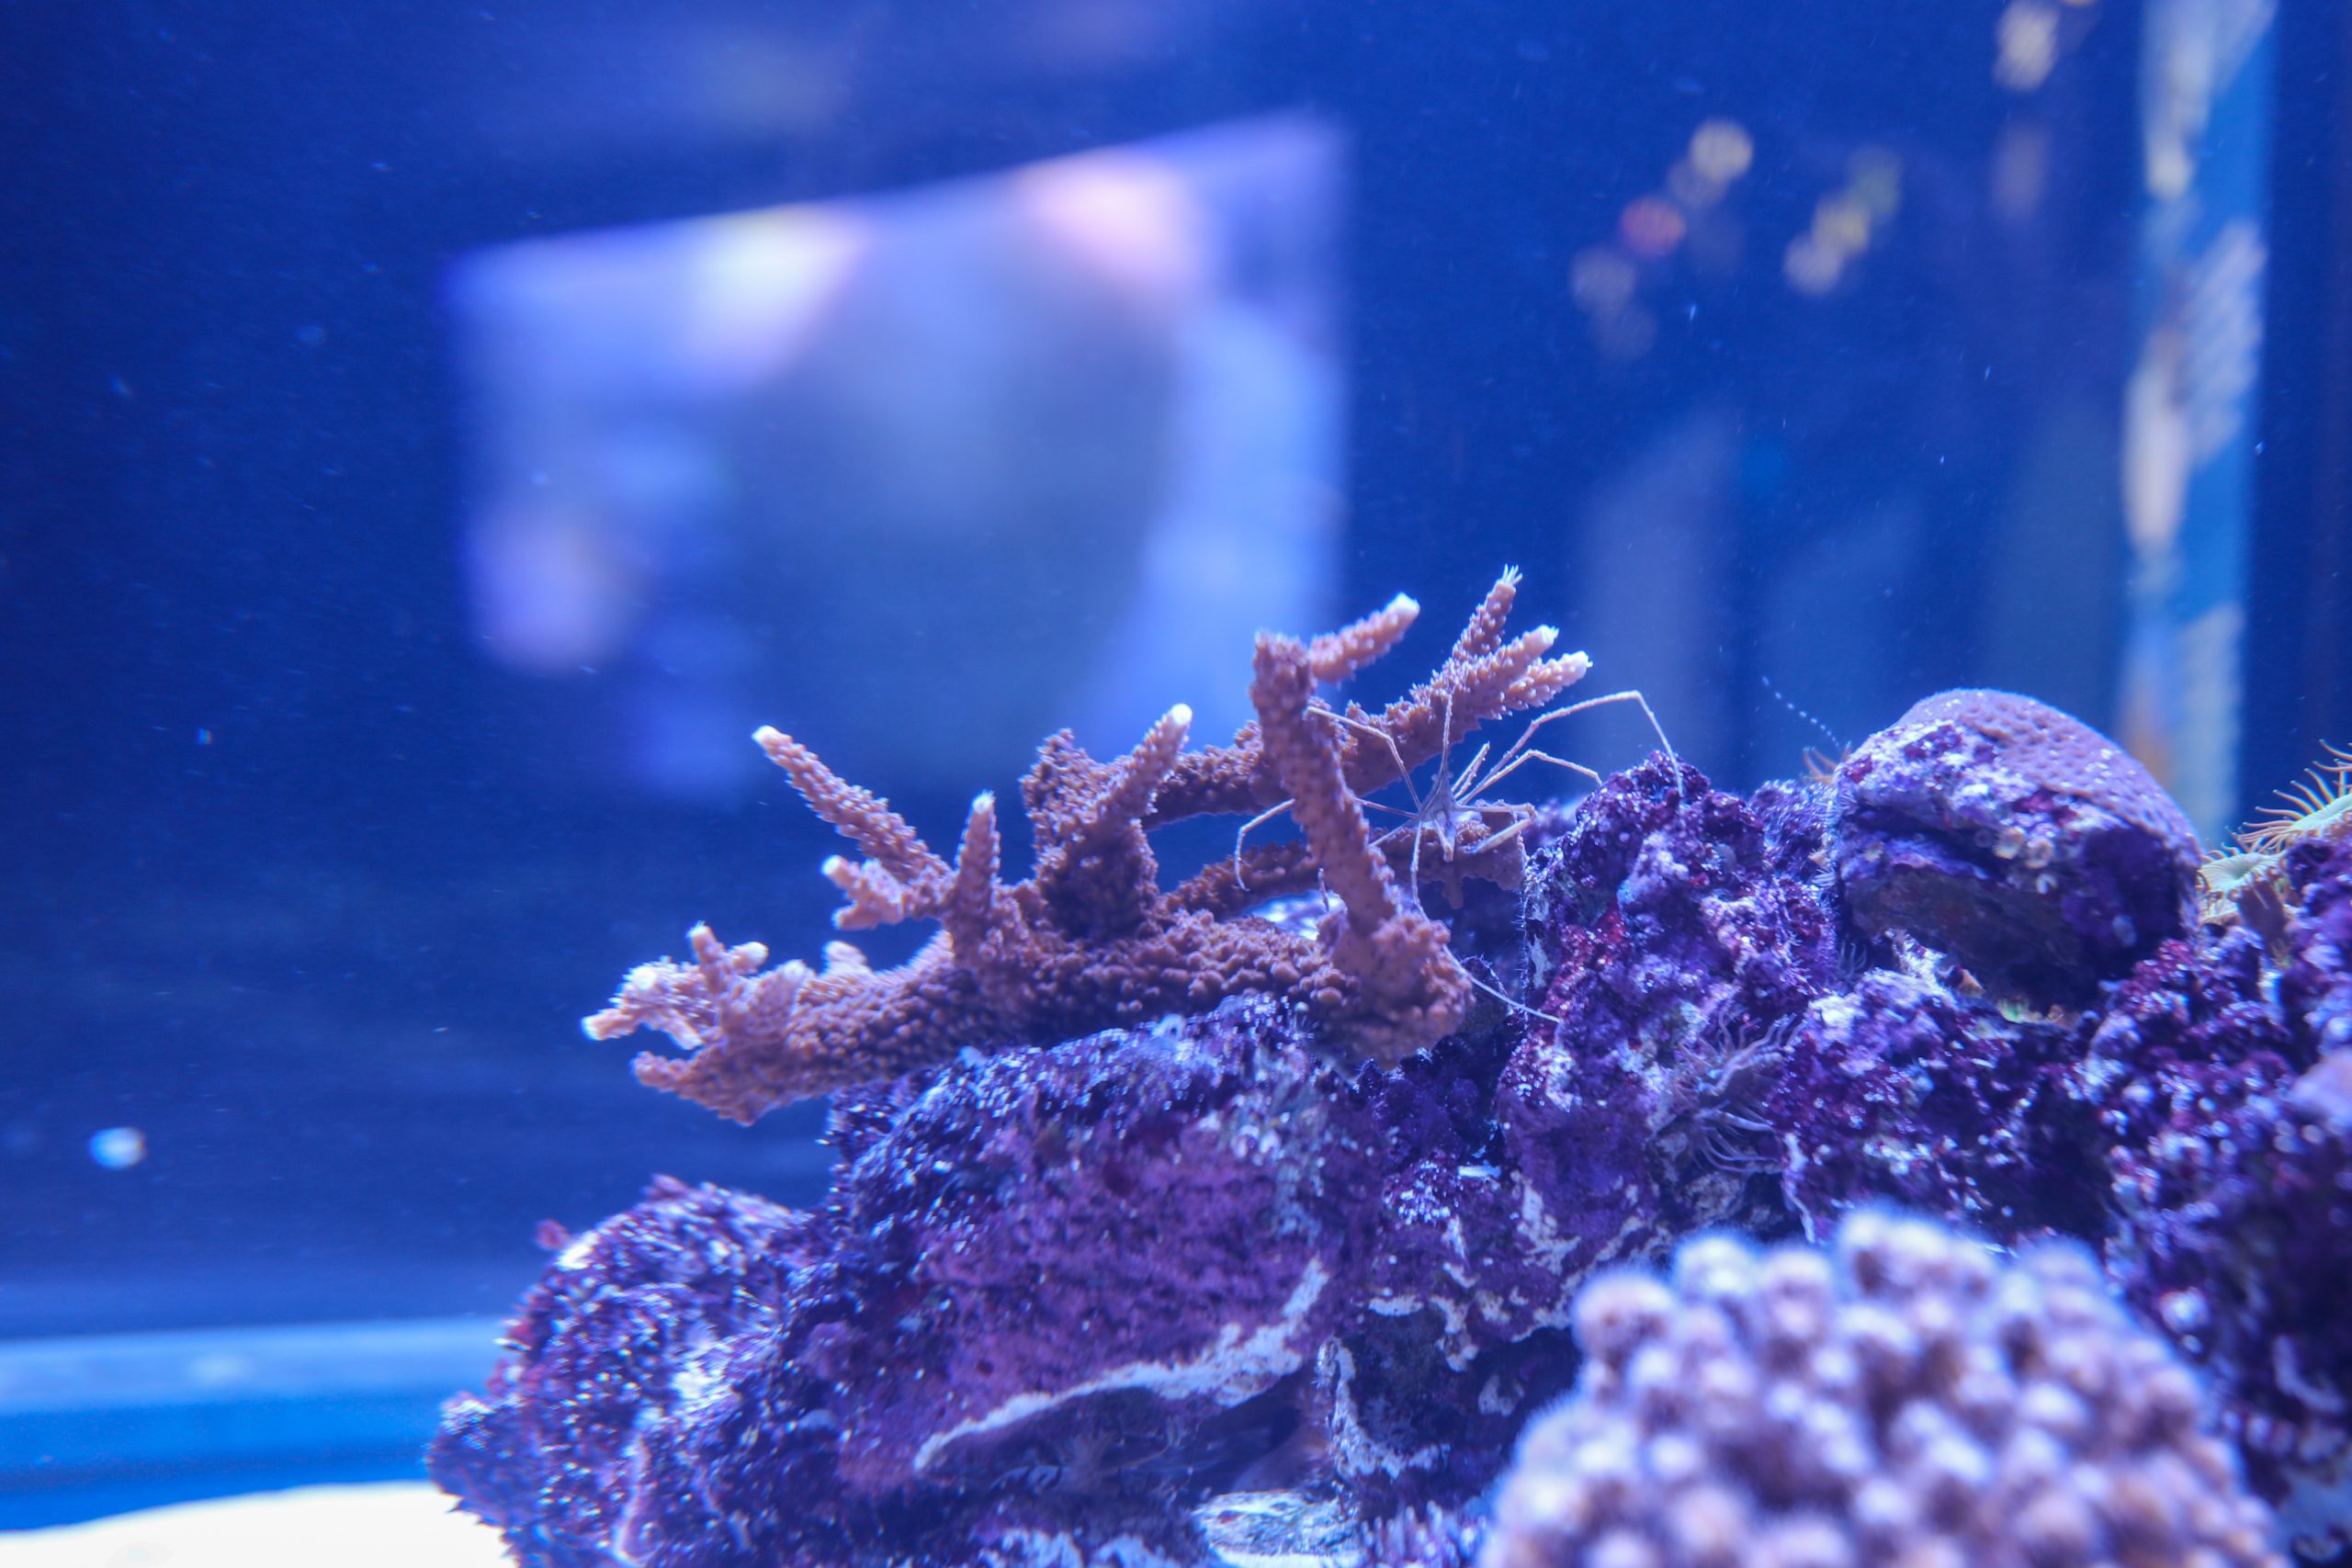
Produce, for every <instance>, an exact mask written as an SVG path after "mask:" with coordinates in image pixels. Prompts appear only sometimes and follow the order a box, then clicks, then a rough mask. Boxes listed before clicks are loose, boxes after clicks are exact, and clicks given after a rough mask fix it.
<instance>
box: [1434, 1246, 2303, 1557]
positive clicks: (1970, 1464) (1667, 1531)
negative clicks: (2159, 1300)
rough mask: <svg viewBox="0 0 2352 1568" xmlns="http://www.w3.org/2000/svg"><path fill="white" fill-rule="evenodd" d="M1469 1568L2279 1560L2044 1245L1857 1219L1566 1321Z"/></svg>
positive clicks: (2081, 1272) (2152, 1377)
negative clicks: (1996, 1249)
mask: <svg viewBox="0 0 2352 1568" xmlns="http://www.w3.org/2000/svg"><path fill="white" fill-rule="evenodd" d="M1576 1330H1577V1340H1578V1342H1579V1343H1580V1344H1581V1345H1582V1346H1583V1348H1584V1351H1585V1363H1584V1371H1582V1372H1581V1373H1580V1374H1579V1376H1578V1378H1577V1386H1576V1391H1575V1393H1573V1394H1572V1395H1571V1396H1570V1397H1569V1398H1568V1399H1567V1400H1566V1401H1565V1402H1564V1403H1563V1404H1561V1405H1559V1406H1558V1407H1557V1408H1556V1409H1555V1410H1553V1411H1551V1412H1549V1413H1547V1414H1546V1415H1544V1416H1543V1417H1542V1418H1541V1419H1539V1420H1538V1421H1536V1422H1535V1423H1534V1425H1533V1426H1532V1427H1530V1428H1529V1430H1528V1433H1527V1436H1526V1438H1525V1439H1524V1440H1523V1441H1522V1442H1521V1446H1520V1450H1519V1457H1518V1459H1517V1461H1516V1462H1515V1463H1514V1465H1513V1467H1512V1469H1511V1472H1510V1474H1509V1475H1508V1476H1507V1477H1506V1478H1505V1480H1504V1482H1503V1485H1502V1492H1501V1496H1500V1499H1499V1501H1498V1504H1497V1506H1496V1521H1495V1529H1494V1532H1493V1535H1492V1537H1491V1539H1490V1540H1489V1541H1488V1543H1487V1548H1486V1551H1485V1552H1484V1554H1483V1556H1482V1557H1481V1559H1480V1562H1481V1563H1482V1564H1483V1568H1567V1565H1570V1564H1595V1565H1606V1568H1665V1565H1667V1564H1678V1565H1687V1568H1713V1565H1721V1568H1799V1565H1804V1568H1862V1565H1864V1564H1875V1563H1896V1564H1905V1565H1909V1564H1922V1565H1925V1564H1951V1565H1953V1568H1958V1565H1960V1564H1970V1565H1983V1568H2010V1565H2016V1568H2026V1565H2029V1564H2030V1565H2032V1568H2063V1565H2064V1564H2069V1563H2080V1564H2084V1565H2086V1568H2087V1565H2089V1564H2093V1563H2109V1562H2118V1563H2121V1562H2128V1563H2136V1564H2147V1565H2150V1568H2154V1565H2158V1564H2170V1565H2177V1568H2190V1565H2192V1564H2194V1565H2198V1568H2209V1565H2210V1568H2222V1565H2223V1564H2254V1563H2264V1564H2271V1563H2278V1562H2280V1561H2281V1560H2280V1559H2279V1558H2278V1557H2277V1556H2276V1555H2275V1554H2274V1553H2273V1552H2272V1551H2271V1550H2270V1548H2269V1545H2268V1538H2269V1528H2270V1520H2269V1517H2268V1514H2267V1510H2266V1509H2264V1507H2263V1506H2261V1504H2260V1503H2258V1502H2256V1500H2255V1499H2254V1498H2253V1497H2251V1496H2250V1495H2247V1494H2246V1493H2245V1491H2244V1490H2243V1489H2242V1488H2241V1487H2240V1485H2239V1483H2238V1477H2237V1470H2236V1465H2235V1462H2234V1461H2233V1456H2232V1455H2231V1454H2230V1452H2229V1450H2228V1449H2227V1448H2226V1447H2225V1446H2224V1445H2223V1444H2222V1442H2221V1441H2219V1440H2218V1439H2217V1438H2214V1437H2213V1436H2211V1434H2210V1432H2209V1431H2208V1430H2206V1429H2205V1426H2204V1422H2203V1412H2202V1410H2201V1404H2200V1399H2199V1391H2198V1387H2197V1384H2196V1382H2195V1381H2194V1380H2193V1379H2192V1378H2191V1377H2190V1376H2189V1375H2188V1372H2187V1371H2185V1370H2184V1369H2183V1368H2182V1367H2180V1366H2179V1365H2178V1364H2177V1362H2176V1361H2175V1360H2174V1359H2173V1358H2172V1356H2171V1355H2170V1354H2169V1352H2168V1351H2167V1350H2166V1349H2165V1347H2164V1346H2163V1344H2162V1343H2161V1342H2159V1341H2158V1340H2156V1339H2155V1338H2154V1337H2151V1336H2150V1335H2148V1334H2147V1333H2145V1332H2144V1331H2143V1330H2141V1329H2139V1328H2137V1327H2135V1326H2134V1325H2132V1324H2131V1322H2130V1321H2129V1320H2127V1319H2126V1318H2125V1316H2124V1315H2123V1314H2122V1312H2121V1311H2120V1309H2119V1308H2118V1307H2117V1306H2116V1304H2115V1303H2114V1302H2113V1301H2112V1300H2111V1299H2110V1297H2109V1294H2108V1292H2107V1288H2106V1284H2105V1281H2104V1280H2101V1278H2100V1277H2099V1273H2098V1265H2097V1263H2096V1262H2095V1261H2094V1260H2093V1258H2091V1257H2090V1255H2089V1254H2088V1253H2086V1252H2085V1251H2083V1250H2081V1249H2079V1248H2077V1247H2064V1246H2051V1247H2037V1248H2034V1249H2031V1250H2030V1251H2028V1252H2027V1253H2025V1254H2024V1255H2023V1256H2022V1257H2021V1258H2019V1259H2018V1261H2017V1262H2015V1263H2013V1264H2003V1263H2002V1262H2000V1261H1999V1260H1998V1259H1997V1258H1996V1256H1995V1255H1994V1254H1993V1253H1992V1252H1991V1251H1989V1250H1988V1249H1987V1248H1985V1247H1984V1246H1982V1245H1981V1244H1979V1243H1976V1242H1973V1241H1970V1240H1968V1239H1965V1238H1963V1237H1962V1236H1959V1235H1955V1234H1953V1233H1951V1232H1950V1231H1947V1230H1945V1229H1943V1228H1942V1227H1940V1226H1939V1225H1935V1224H1929V1223H1927V1222H1924V1221H1917V1220H1901V1219H1896V1218H1894V1217H1892V1216H1889V1215H1885V1214H1878V1213H1860V1214H1857V1215H1855V1216H1854V1217H1851V1218H1849V1219H1848V1220H1847V1221H1846V1223H1845V1224H1843V1225H1841V1226H1840V1227H1839V1229H1838V1235H1837V1239H1836V1242H1835V1244H1834V1246H1833V1247H1832V1248H1831V1249H1830V1250H1829V1251H1828V1252H1826V1253H1825V1252H1821V1251H1816V1250H1814V1249H1812V1248H1809V1247H1781V1248H1778V1249H1775V1250H1773V1251H1770V1252H1758V1250H1757V1249H1756V1248H1755V1247H1752V1246H1750V1245H1749V1244H1747V1243H1746V1242H1744V1241H1740V1240H1737V1239H1735V1238H1733V1237H1730V1236H1722V1235H1718V1236H1712V1237H1705V1238H1702V1239H1699V1240H1696V1241H1693V1242H1691V1243H1689V1244H1687V1245H1686V1246H1684V1247H1683V1248H1682V1249H1681V1251H1680V1253H1679V1255H1678V1257H1677V1258H1676V1263H1675V1268H1674V1272H1673V1275H1672V1277H1671V1279H1670V1280H1659V1279H1657V1278H1655V1277H1653V1276H1650V1275H1647V1274H1643V1273H1621V1274H1614V1275H1611V1276H1608V1277H1606V1278H1604V1279H1601V1280H1596V1281H1595V1282H1593V1283H1592V1284H1591V1285H1589V1286H1588V1287H1587V1288H1586V1290H1585V1292H1584V1293H1583V1295H1582V1296H1581V1297H1579V1299H1578V1301H1577V1323H1576Z"/></svg>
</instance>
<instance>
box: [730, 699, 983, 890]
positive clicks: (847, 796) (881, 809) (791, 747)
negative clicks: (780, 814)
mask: <svg viewBox="0 0 2352 1568" xmlns="http://www.w3.org/2000/svg"><path fill="white" fill-rule="evenodd" d="M752 739H754V740H756V741H758V742H759V744H760V749H761V750H763V751H765V752H766V753H767V754H768V760H769V761H773V762H774V763H775V765H776V766H777V767H779V768H782V769H783V770H784V771H785V772H786V773H787V774H789V775H790V776H791V779H792V787H793V788H795V789H797V790H798V791H799V792H800V797H801V798H802V799H803V800H806V801H807V802H808V803H809V809H810V810H812V811H814V812H816V814H817V815H818V816H820V817H821V818H824V819H825V820H826V822H827V823H828V824H830V825H831V827H832V828H834V829H836V830H837V831H839V832H840V833H841V835H842V837H843V838H845V839H847V840H850V842H852V843H854V844H855V845H856V846H857V847H858V848H859V849H861V850H864V851H865V853H866V855H867V857H868V858H869V859H871V860H873V861H874V862H875V863H876V864H877V865H879V866H881V867H882V869H883V870H885V871H887V872H888V873H889V874H891V875H892V876H895V877H897V878H898V879H899V881H900V882H903V883H905V884H907V885H908V886H910V887H920V886H923V885H924V884H925V883H928V882H931V881H933V880H934V879H936V878H938V877H942V876H944V875H946V874H947V867H946V866H945V865H944V864H942V863H941V862H940V859H939V857H938V856H937V855H934V854H933V853H932V852H930V851H929V850H928V849H925V848H924V847H923V841H922V839H921V838H919V837H918V836H917V835H916V833H915V830H914V829H913V827H911V826H910V824H909V823H908V821H907V819H906V818H903V817H901V816H899V814H898V813H897V812H895V811H893V810H891V809H890V803H889V802H888V801H887V800H884V799H883V798H882V797H881V796H880V795H876V794H874V793H873V792H871V791H870V790H863V789H860V788H858V787H857V786H856V785H855V784H850V783H848V782H846V781H845V780H843V779H842V777H841V775H840V774H838V773H834V772H833V771H832V770H831V768H829V767H827V766H825V764H824V763H822V762H820V761H818V760H817V753H815V752H814V751H811V750H809V748H808V747H806V746H803V745H802V744H800V742H799V741H797V740H795V739H793V738H792V737H791V736H789V735H786V734H785V733H784V732H783V731H782V730H779V729H773V728H766V727H764V726H763V727H762V728H760V729H758V730H755V731H753V732H752Z"/></svg>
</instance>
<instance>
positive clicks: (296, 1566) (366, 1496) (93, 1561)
mask: <svg viewBox="0 0 2352 1568" xmlns="http://www.w3.org/2000/svg"><path fill="white" fill-rule="evenodd" d="M504 1562H506V1554H505V1552H504V1551H503V1550H502V1549H501V1547H500V1545H499V1540H498V1532H497V1531H496V1530H493V1529H491V1528H490V1527H489V1526H487V1525H485V1524H482V1523H481V1521H479V1520H477V1519H475V1518H474V1517H472V1516H471V1515H469V1514H459V1513H454V1512H452V1511H451V1506H450V1503H449V1499H448V1498H447V1496H445V1495H442V1494H441V1493H440V1492H439V1491H438V1490H436V1489H435V1488H434V1487H432V1486H429V1485H426V1484H425V1483H423V1482H421V1481H396V1482H386V1483H381V1484H378V1485H372V1486H304V1487H300V1488H297V1489H296V1490H294V1491H291V1492H260V1493H255V1494H254V1495H251V1496H247V1497H215V1498H212V1499H209V1500H208V1501H206V1502H202V1503H180V1504H175V1505H174V1506H171V1507H168V1508H150V1509H148V1510H146V1511H145V1512H143V1513H137V1514H122V1515H118V1516H117V1517H114V1518H110V1519H98V1520H96V1521H94V1522H93V1523H90V1524H83V1525H62V1526H59V1527H58V1528H56V1529H44V1530H26V1531H23V1532H20V1533H17V1534H0V1568H323V1565H325V1564H330V1563H332V1564H334V1568H499V1565H500V1564H503V1563H504Z"/></svg>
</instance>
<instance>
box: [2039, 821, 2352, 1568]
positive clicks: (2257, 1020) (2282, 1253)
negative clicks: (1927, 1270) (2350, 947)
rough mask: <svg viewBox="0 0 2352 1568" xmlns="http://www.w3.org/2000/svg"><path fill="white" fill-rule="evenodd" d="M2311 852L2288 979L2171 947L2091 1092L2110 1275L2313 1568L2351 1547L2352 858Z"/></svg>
mask: <svg viewBox="0 0 2352 1568" xmlns="http://www.w3.org/2000/svg"><path fill="white" fill-rule="evenodd" d="M2308 851H2309V852H2305V851H2301V850H2299V851H2297V852H2295V853H2294V854H2292V855H2291V856H2290V857H2289V872H2288V875H2289V879H2290V882H2289V886H2290V892H2291V897H2292V906H2291V907H2292V908H2294V910H2295V917H2294V919H2292V921H2291V923H2290V925H2289V927H2288V928H2287V931H2288V942H2289V950H2290V957H2289V960H2288V962H2287V963H2286V964H2284V965H2283V966H2281V967H2280V968H2278V969H2276V970H2272V969H2269V968H2267V966H2266V963H2265V957H2266V955H2265V953H2264V949H2263V946H2262V944H2261V943H2260V942H2258V941H2257V940H2256V938H2255V937H2254V936H2253V935H2252V934H2251V933H2250V932H2247V931H2243V930H2239V931H2230V932H2229V933H2227V934H2226V935H2225V936H2223V937H2222V939H2221V940H2219V941H2217V942H2213V943H2212V944H2211V945H2210V947H2209V948H2208V949H2207V950H2205V951H2204V952H2202V953H2193V952H2191V951H2189V950H2188V948H2186V947H2185V945H2183V944H2178V943H2174V944H2167V947H2166V949H2165V951H2164V952H2163V953H2160V954H2159V955H2158V957H2157V959H2155V960H2152V961H2151V962H2150V963H2149V964H2143V966H2142V969H2141V972H2140V973H2138V974H2136V975H2135V976H2133V978H2132V980H2131V982H2130V983H2129V984H2127V985H2126V986H2125V987H2121V988H2120V990H2119V992H2118V993H2117V996H2116V998H2115V1006H2114V1007H2113V1008H2112V1010H2110V1011H2109V1015H2108V1016H2107V1018H2106V1019H2105V1020H2103V1021H2101V1022H2100V1024H2099V1026H2098V1028H2097V1030H2096V1032H2095V1033H2094V1034H2093V1036H2092V1038H2091V1042H2090V1044H2091V1052H2092V1055H2091V1057H2090V1062H2089V1066H2087V1068H2086V1079H2087V1080H2088V1082H2089V1084H2090V1085H2091V1087H2092V1091H2093V1093H2094V1094H2095V1095H2096V1097H2097V1099H2098V1102H2099V1104H2100V1105H2101V1107H2102V1115H2103V1119H2104V1120H2105V1122H2106V1123H2107V1130H2108V1133H2109V1148H2110V1154H2109V1159H2110V1162H2111V1165H2112V1168H2113V1171H2114V1185H2113V1197H2114V1203H2113V1218H2112V1222H2111V1225H2110V1230H2109V1238H2108V1259H2109V1270H2110V1272H2111V1273H2112V1274H2113V1275H2114V1277H2115V1279H2116V1281H2117V1283H2118V1285H2119V1286H2120V1288H2121V1289H2122V1291H2123V1292H2124V1293H2125V1295H2126V1296H2127V1297H2128V1298H2129V1299H2130V1300H2131V1302H2132V1303H2134V1304H2136V1305H2137V1306H2139V1307H2140V1308H2141V1309H2142V1310H2143V1311H2144V1312H2146V1313H2147V1314H2150V1315H2151V1316H2152V1317H2153V1318H2154V1320H2155V1321H2157V1322H2158V1323H2160V1324H2161V1325H2163V1326H2164V1327H2165V1330H2166V1331H2167V1332H2168V1333H2170V1334H2171V1335H2172V1337H2173V1338H2174V1340H2175V1341H2176V1343H2177V1344H2178V1345H2179V1346H2180V1348H2181V1349H2182V1351H2183V1353H2184V1354H2186V1355H2187V1356H2188V1359H2190V1360H2191V1361H2192V1362H2194V1363H2195V1364H2197V1365H2199V1366H2200V1367H2202V1368H2204V1369H2206V1371H2208V1373H2209V1374H2210V1375H2211V1378H2212V1379H2213V1382H2214V1385H2215V1387H2216V1388H2217V1389H2218V1390H2219V1391H2220V1392H2221V1393H2222V1401H2223V1414H2224V1417H2225V1420H2226V1422H2227V1425H2228V1427H2229V1429H2230V1430H2231V1431H2232V1432H2233V1434H2234V1435H2235V1436H2236V1437H2237V1438H2238V1440H2239V1443H2240V1446H2241V1448H2242V1449H2243V1450H2244V1451H2245V1456H2246V1461H2247V1465H2248V1468H2249V1472H2250V1473H2251V1474H2252V1476H2253V1477H2254V1479H2255V1481H2256V1484H2257V1485H2259V1486H2260V1487H2261V1488H2262V1490H2263V1491H2264V1493H2265V1495H2268V1496H2269V1497H2271V1498H2272V1499H2273V1500H2274V1501H2275V1502H2276V1503H2277V1504H2278V1507H2279V1512H2280V1517H2281V1518H2282V1520H2283V1521H2284V1523H2285V1524H2286V1526H2287V1527H2288V1529H2289V1532H2290V1539H2291V1540H2294V1541H2295V1543H2296V1544H2297V1545H2298V1547H2299V1548H2302V1549H2305V1550H2306V1551H2308V1552H2309V1554H2310V1555H2312V1556H2314V1557H2316V1556H2320V1555H2322V1554H2324V1552H2327V1551H2343V1550H2344V1549H2345V1548H2346V1545H2347V1544H2352V1312H2347V1311H2346V1297H2347V1293H2352V1047H2346V1045H2345V1044H2344V1043H2342V1042H2343V1039H2344V1025H2343V1020H2344V1018H2345V1016H2346V1015H2345V1012H2344V1007H2345V998H2346V989H2347V987H2348V986H2352V970H2347V969H2346V965H2345V963H2344V957H2345V953H2346V947H2345V939H2346V935H2347V934H2352V847H2345V846H2339V847H2336V848H2335V849H2334V850H2333V851H2332V852H2331V851H2329V850H2327V849H2324V848H2323V847H2321V846H2317V845H2313V846H2308ZM2274 991H2275V994H2276V997H2277V1000H2276V1001H2275V1002H2274V1001H2272V1000H2271V999H2270V993H2272V992H2274Z"/></svg>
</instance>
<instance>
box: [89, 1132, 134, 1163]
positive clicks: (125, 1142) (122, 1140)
mask: <svg viewBox="0 0 2352 1568" xmlns="http://www.w3.org/2000/svg"><path fill="white" fill-rule="evenodd" d="M90 1157H91V1158H92V1159H94V1160H96V1161H97V1162H98V1164H99V1165H101V1166H103V1167H105V1168H107V1169H108V1170H129V1169H130V1168H131V1167H132V1166H134V1165H137V1164H138V1163H139V1162H140V1161H141V1160H143V1159H145V1158H146V1157H147V1134H144V1133H142V1132H141V1131H140V1130H139V1129H138V1128H136V1127H102V1128H100V1129H99V1130H98V1131H96V1132H95V1133H93V1134H90Z"/></svg>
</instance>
